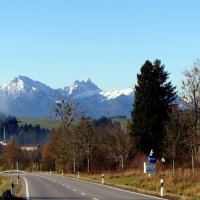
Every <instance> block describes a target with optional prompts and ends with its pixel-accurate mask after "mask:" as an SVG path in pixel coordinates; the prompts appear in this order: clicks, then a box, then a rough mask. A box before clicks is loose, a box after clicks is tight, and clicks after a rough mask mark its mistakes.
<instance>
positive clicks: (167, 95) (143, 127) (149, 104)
mask: <svg viewBox="0 0 200 200" xmlns="http://www.w3.org/2000/svg"><path fill="white" fill-rule="evenodd" d="M164 67H165V66H164V65H161V62H160V61H159V60H155V62H154V63H151V62H150V61H148V60H147V61H146V62H145V63H144V65H143V66H142V67H141V70H140V74H137V81H138V83H137V85H136V86H135V100H134V103H133V111H132V112H131V116H132V120H131V123H130V134H131V135H132V136H135V137H136V138H139V145H138V148H139V149H140V150H141V151H142V152H144V153H149V152H150V150H151V149H153V150H154V151H155V152H156V154H159V153H161V151H162V144H163V136H164V122H165V121H166V120H168V119H169V116H170V115H169V114H170V103H171V102H172V101H173V100H174V99H175V96H176V92H175V87H173V86H172V84H171V82H167V79H168V76H169V74H168V72H166V71H165V70H164Z"/></svg>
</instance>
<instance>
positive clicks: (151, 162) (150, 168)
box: [147, 149, 156, 177]
mask: <svg viewBox="0 0 200 200" xmlns="http://www.w3.org/2000/svg"><path fill="white" fill-rule="evenodd" d="M153 153H154V152H153V149H152V150H151V152H150V154H149V156H148V162H147V172H148V173H149V177H150V174H156V156H155V155H153Z"/></svg>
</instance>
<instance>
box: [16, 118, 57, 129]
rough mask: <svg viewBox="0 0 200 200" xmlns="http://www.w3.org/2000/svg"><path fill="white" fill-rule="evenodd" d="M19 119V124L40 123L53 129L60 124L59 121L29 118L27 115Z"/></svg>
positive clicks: (33, 124) (41, 125) (43, 126)
mask: <svg viewBox="0 0 200 200" xmlns="http://www.w3.org/2000/svg"><path fill="white" fill-rule="evenodd" d="M18 121H20V123H19V125H25V124H28V125H29V124H31V125H32V126H35V125H40V127H42V128H48V129H53V128H57V127H58V126H59V122H57V121H53V120H50V119H45V118H43V119H42V118H27V117H19V118H18Z"/></svg>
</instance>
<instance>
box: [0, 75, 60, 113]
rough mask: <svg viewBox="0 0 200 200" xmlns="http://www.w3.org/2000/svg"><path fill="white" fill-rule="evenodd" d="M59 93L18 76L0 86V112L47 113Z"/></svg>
mask: <svg viewBox="0 0 200 200" xmlns="http://www.w3.org/2000/svg"><path fill="white" fill-rule="evenodd" d="M59 97H60V93H58V92H57V91H56V90H53V89H52V88H50V87H49V86H47V85H45V84H43V83H40V82H38V81H33V80H32V79H30V78H28V77H25V76H19V77H15V78H14V79H13V80H11V81H9V82H8V83H6V84H4V85H3V86H0V102H1V104H0V112H3V113H5V114H12V115H15V116H30V117H32V116H37V117H40V116H41V117H42V116H44V115H46V114H47V110H49V107H50V106H52V105H53V103H54V101H55V99H56V98H59Z"/></svg>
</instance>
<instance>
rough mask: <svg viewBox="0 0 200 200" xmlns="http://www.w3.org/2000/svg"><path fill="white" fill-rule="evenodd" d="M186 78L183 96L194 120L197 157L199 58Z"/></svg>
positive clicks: (194, 141) (199, 94)
mask: <svg viewBox="0 0 200 200" xmlns="http://www.w3.org/2000/svg"><path fill="white" fill-rule="evenodd" d="M183 74H184V76H185V80H184V81H182V97H183V99H184V100H185V101H186V102H187V103H188V104H189V105H190V106H189V110H191V117H192V121H193V125H192V126H193V131H192V132H193V134H192V136H193V137H192V139H193V150H194V155H195V157H196V158H197V151H198V148H199V141H198V134H197V133H198V123H199V112H200V60H199V59H197V60H196V62H195V63H194V65H193V67H192V69H191V70H190V71H187V70H186V71H185V72H184V73H183Z"/></svg>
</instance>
